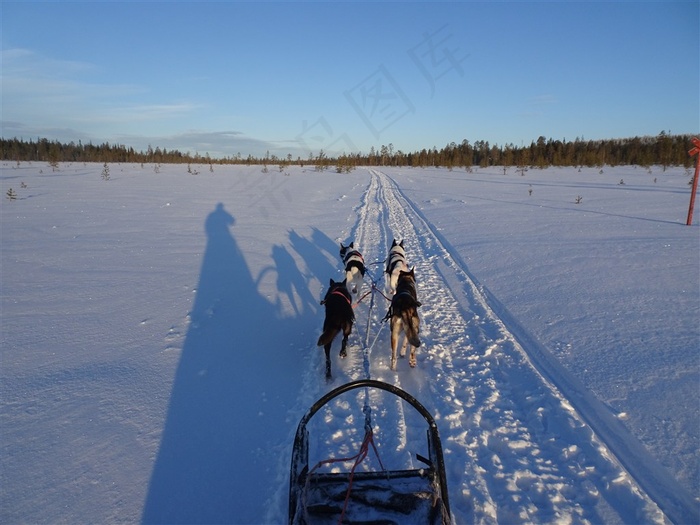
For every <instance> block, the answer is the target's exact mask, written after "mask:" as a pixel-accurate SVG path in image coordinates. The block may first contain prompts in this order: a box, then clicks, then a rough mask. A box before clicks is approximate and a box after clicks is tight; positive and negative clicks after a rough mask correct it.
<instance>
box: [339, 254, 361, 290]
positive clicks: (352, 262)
mask: <svg viewBox="0 0 700 525" xmlns="http://www.w3.org/2000/svg"><path fill="white" fill-rule="evenodd" d="M354 244H355V243H354V242H351V243H350V244H349V245H348V246H343V243H342V242H341V243H340V258H341V259H342V260H343V264H344V265H345V280H346V281H347V282H348V285H349V286H348V288H349V289H350V291H352V293H354V294H356V293H358V292H359V291H360V288H361V287H362V279H364V277H365V259H364V258H363V257H362V254H361V253H360V252H359V251H358V250H356V249H355V248H354Z"/></svg>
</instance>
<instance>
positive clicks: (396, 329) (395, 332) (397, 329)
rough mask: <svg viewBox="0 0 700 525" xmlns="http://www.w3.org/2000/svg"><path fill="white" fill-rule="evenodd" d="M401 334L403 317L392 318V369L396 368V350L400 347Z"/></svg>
mask: <svg viewBox="0 0 700 525" xmlns="http://www.w3.org/2000/svg"><path fill="white" fill-rule="evenodd" d="M400 336H401V318H400V317H392V318H391V369H392V370H396V351H397V350H398V347H399V337H400Z"/></svg>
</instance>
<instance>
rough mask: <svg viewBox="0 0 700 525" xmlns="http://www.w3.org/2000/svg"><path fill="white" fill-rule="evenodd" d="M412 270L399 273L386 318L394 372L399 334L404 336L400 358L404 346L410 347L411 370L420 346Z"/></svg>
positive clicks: (403, 352) (402, 354)
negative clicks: (388, 326) (389, 332)
mask: <svg viewBox="0 0 700 525" xmlns="http://www.w3.org/2000/svg"><path fill="white" fill-rule="evenodd" d="M413 270H414V268H411V270H410V271H408V272H404V271H400V272H399V275H398V283H397V285H396V293H395V294H394V296H393V297H392V298H391V306H390V307H389V312H388V313H387V317H389V318H390V320H391V322H390V326H391V369H392V370H396V351H397V350H398V346H399V337H401V332H403V334H404V340H403V344H402V345H401V357H404V356H405V355H406V346H407V345H409V344H410V345H411V354H410V356H409V358H408V364H409V365H410V366H411V368H413V367H415V366H416V348H418V347H419V346H420V345H421V342H420V339H418V333H419V332H420V319H419V318H418V307H419V306H420V305H421V303H420V302H419V301H418V298H417V295H416V277H415V273H414V271H413Z"/></svg>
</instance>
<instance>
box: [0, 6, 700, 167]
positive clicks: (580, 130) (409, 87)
mask: <svg viewBox="0 0 700 525" xmlns="http://www.w3.org/2000/svg"><path fill="white" fill-rule="evenodd" d="M1 9H2V13H1V14H2V136H3V137H5V138H11V137H21V138H24V139H25V140H28V139H36V138H37V137H46V138H48V139H50V140H60V141H62V142H70V141H75V142H77V141H78V140H81V141H82V142H83V143H86V142H88V141H92V142H93V143H102V142H105V141H108V142H110V143H120V144H124V145H127V146H131V147H134V148H135V149H137V150H145V149H146V148H147V147H148V145H149V144H150V145H152V146H153V147H154V148H155V147H156V146H159V147H161V148H163V147H165V148H167V149H172V148H176V149H179V150H181V151H183V152H186V151H189V152H190V153H192V154H194V153H199V154H200V155H205V154H207V153H208V154H210V155H211V156H213V157H224V156H234V155H236V154H237V153H240V154H241V155H243V156H244V157H245V156H247V155H248V154H252V155H255V156H262V155H264V154H265V153H266V152H268V151H269V152H270V154H272V155H277V156H281V157H284V156H286V155H287V154H292V155H293V157H294V158H296V157H297V156H302V157H307V156H308V154H309V152H311V153H312V154H314V155H315V154H317V153H318V151H320V150H321V149H323V150H324V151H326V152H329V153H337V152H342V151H346V152H350V151H362V152H365V153H366V152H368V151H369V149H370V147H372V146H373V147H375V148H379V147H380V146H381V145H389V144H392V145H393V146H394V149H395V150H402V151H404V152H410V151H415V150H419V149H422V148H431V147H433V146H435V147H437V148H441V147H443V146H445V145H446V144H449V143H450V142H457V143H459V142H461V141H462V140H464V139H466V140H469V141H470V142H474V141H476V140H486V141H489V143H491V144H498V145H505V144H508V143H512V144H515V145H518V146H519V145H522V144H530V142H531V141H533V140H537V138H538V137H539V136H545V137H546V138H550V137H551V138H554V139H567V140H573V139H575V138H577V137H579V138H585V139H605V138H623V137H633V136H642V135H657V134H658V133H659V132H660V131H662V130H664V131H667V132H668V131H670V132H671V133H698V132H699V131H700V95H699V93H700V7H699V3H698V2H697V1H696V0H694V1H689V2H621V1H618V2H563V1H560V2H449V3H440V2H411V3H408V2H372V3H363V2H351V3H344V2H225V1H219V2H31V1H30V2H26V1H23V2H11V1H6V0H3V1H2V7H1Z"/></svg>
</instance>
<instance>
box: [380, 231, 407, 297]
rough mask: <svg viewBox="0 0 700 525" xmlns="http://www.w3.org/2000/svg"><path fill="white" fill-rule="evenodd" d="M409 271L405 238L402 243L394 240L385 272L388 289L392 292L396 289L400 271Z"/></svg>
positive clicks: (389, 292)
mask: <svg viewBox="0 0 700 525" xmlns="http://www.w3.org/2000/svg"><path fill="white" fill-rule="evenodd" d="M402 271H404V272H407V271H408V263H407V262H406V252H405V251H404V249H403V240H402V241H401V242H400V243H397V242H396V239H394V242H392V244H391V248H390V249H389V256H388V257H387V258H386V270H384V273H385V274H386V275H385V276H384V278H385V282H386V291H387V293H388V294H392V293H394V292H395V291H396V283H397V281H398V279H399V272H402Z"/></svg>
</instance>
